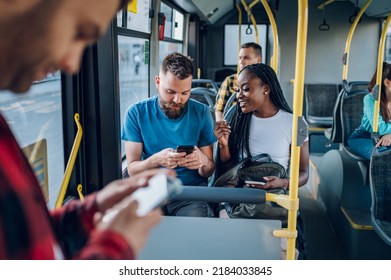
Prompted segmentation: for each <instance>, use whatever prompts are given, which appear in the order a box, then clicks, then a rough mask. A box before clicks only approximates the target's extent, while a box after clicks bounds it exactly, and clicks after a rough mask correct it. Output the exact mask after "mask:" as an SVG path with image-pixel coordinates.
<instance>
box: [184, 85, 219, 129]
mask: <svg viewBox="0 0 391 280" xmlns="http://www.w3.org/2000/svg"><path fill="white" fill-rule="evenodd" d="M190 98H192V99H194V100H197V101H199V102H201V103H203V104H205V105H207V106H208V108H209V111H210V113H211V115H212V118H213V122H214V121H215V114H214V111H215V110H214V101H213V99H214V98H216V94H215V93H214V91H213V90H212V89H209V88H203V87H196V88H192V89H191V91H190Z"/></svg>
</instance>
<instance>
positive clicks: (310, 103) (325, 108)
mask: <svg viewBox="0 0 391 280" xmlns="http://www.w3.org/2000/svg"><path fill="white" fill-rule="evenodd" d="M338 92H339V90H338V85H337V84H305V86H304V95H305V118H306V120H307V122H308V123H309V124H313V125H316V126H325V127H330V126H331V125H332V122H333V109H334V105H335V102H336V100H337V96H338Z"/></svg>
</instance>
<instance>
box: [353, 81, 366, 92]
mask: <svg viewBox="0 0 391 280" xmlns="http://www.w3.org/2000/svg"><path fill="white" fill-rule="evenodd" d="M368 84H369V82H368V81H353V82H350V83H349V88H350V91H355V90H368Z"/></svg>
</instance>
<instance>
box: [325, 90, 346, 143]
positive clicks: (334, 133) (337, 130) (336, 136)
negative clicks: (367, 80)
mask: <svg viewBox="0 0 391 280" xmlns="http://www.w3.org/2000/svg"><path fill="white" fill-rule="evenodd" d="M344 93H345V89H342V90H341V91H340V93H339V94H338V96H337V99H336V101H335V104H334V109H333V122H332V125H331V128H329V129H330V141H331V142H333V143H341V142H342V123H341V99H342V96H343V95H344Z"/></svg>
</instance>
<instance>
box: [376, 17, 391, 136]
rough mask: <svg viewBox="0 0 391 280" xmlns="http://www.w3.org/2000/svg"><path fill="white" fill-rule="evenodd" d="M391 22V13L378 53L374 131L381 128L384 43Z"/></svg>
mask: <svg viewBox="0 0 391 280" xmlns="http://www.w3.org/2000/svg"><path fill="white" fill-rule="evenodd" d="M390 22H391V13H390V14H389V15H388V17H387V19H386V22H385V24H384V26H383V31H382V34H381V37H380V43H379V50H378V54H377V73H376V88H377V89H378V94H377V98H376V101H375V109H374V113H373V133H377V132H378V128H379V119H378V117H379V111H380V96H381V85H382V84H383V81H382V76H383V75H382V73H383V60H384V45H385V41H386V36H387V31H388V27H389V26H390Z"/></svg>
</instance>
